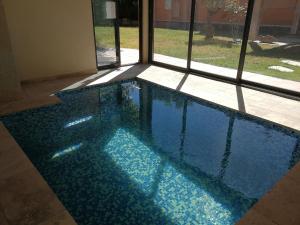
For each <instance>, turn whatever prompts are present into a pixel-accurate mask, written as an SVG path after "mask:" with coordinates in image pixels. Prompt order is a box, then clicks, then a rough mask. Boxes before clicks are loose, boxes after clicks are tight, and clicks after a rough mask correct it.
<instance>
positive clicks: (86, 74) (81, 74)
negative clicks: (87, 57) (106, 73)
mask: <svg viewBox="0 0 300 225" xmlns="http://www.w3.org/2000/svg"><path fill="white" fill-rule="evenodd" d="M95 73H97V70H95V69H92V70H85V71H81V72H76V73H65V74H58V75H53V76H49V77H39V78H32V79H25V80H22V81H21V84H28V83H38V82H43V81H51V80H57V79H64V78H70V77H81V76H88V75H92V74H95Z"/></svg>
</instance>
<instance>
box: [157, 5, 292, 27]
mask: <svg viewBox="0 0 300 225" xmlns="http://www.w3.org/2000/svg"><path fill="white" fill-rule="evenodd" d="M168 2H169V4H170V3H171V7H169V8H168V7H167V6H168ZM240 2H241V4H247V2H248V0H240ZM176 5H177V6H176ZM178 5H179V9H178ZM296 6H297V0H264V1H263V5H262V10H261V20H260V25H261V26H284V27H291V26H292V24H293V19H294V14H295V8H296ZM190 7H191V0H154V21H155V22H156V23H157V22H177V23H188V22H189V20H190ZM229 17H230V16H229V13H226V12H224V11H223V10H220V12H218V13H216V14H215V15H214V16H213V18H212V22H213V23H215V24H226V23H230V19H229ZM195 18H196V21H195V22H196V23H205V22H206V18H207V10H206V8H205V5H204V4H203V1H202V0H197V6H196V14H195ZM231 19H233V20H234V21H237V22H238V23H240V24H242V23H243V22H244V19H243V18H231Z"/></svg>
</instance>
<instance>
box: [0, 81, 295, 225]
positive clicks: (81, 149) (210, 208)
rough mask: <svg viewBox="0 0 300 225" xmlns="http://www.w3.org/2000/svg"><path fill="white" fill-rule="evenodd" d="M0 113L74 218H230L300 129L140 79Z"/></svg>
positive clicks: (278, 166) (270, 181)
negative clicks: (6, 114)
mask: <svg viewBox="0 0 300 225" xmlns="http://www.w3.org/2000/svg"><path fill="white" fill-rule="evenodd" d="M57 96H58V97H59V98H60V99H61V100H62V102H63V103H62V104H59V105H54V106H50V107H43V108H39V109H34V110H27V111H24V112H20V113H15V114H12V115H9V116H6V117H2V118H0V119H1V121H3V122H4V124H5V126H6V127H7V128H8V129H9V131H10V132H11V134H12V135H13V136H14V138H15V139H16V141H17V142H18V143H19V145H20V146H21V147H22V149H23V150H24V152H25V153H26V154H27V155H28V157H29V158H30V159H31V161H32V162H33V164H34V165H35V166H36V167H37V169H38V170H39V171H40V173H41V174H42V176H43V177H44V178H45V180H46V181H47V182H48V184H49V185H50V186H51V187H52V189H53V190H54V191H55V193H56V194H57V196H58V197H59V199H60V200H61V202H62V203H63V204H64V206H65V207H66V208H67V209H68V211H69V212H70V213H71V215H72V216H73V217H74V219H75V220H76V222H77V223H78V224H79V225H100V224H105V225H109V224H158V225H161V224H170V225H174V224H184V225H186V224H203V225H210V224H218V225H219V224H222V225H223V224H224V225H226V224H234V223H235V222H236V221H237V220H239V219H240V218H241V217H242V216H243V215H244V214H245V213H246V212H247V211H248V210H249V208H251V206H252V205H253V204H254V203H255V202H257V200H258V199H259V198H261V197H262V196H263V195H264V194H265V193H266V192H267V191H268V190H270V188H271V187H272V186H273V185H274V184H275V183H276V182H277V181H278V180H279V179H280V178H281V177H282V176H283V175H284V174H286V173H287V171H288V170H289V169H290V168H292V167H293V166H294V165H295V164H296V163H297V162H298V161H299V158H300V157H299V155H300V147H299V146H300V145H299V140H300V135H299V133H297V132H295V131H292V130H289V129H287V128H284V127H281V126H278V125H275V124H272V123H269V122H267V121H264V120H260V119H257V118H255V119H254V118H252V117H250V116H247V115H242V114H240V113H238V112H234V111H230V110H227V109H225V108H223V107H220V106H217V105H213V104H209V103H207V102H203V101H199V100H196V99H193V98H191V97H187V96H184V95H182V94H178V93H177V92H173V91H170V90H167V89H164V88H161V87H158V86H154V85H150V84H149V83H146V82H141V81H138V82H137V81H129V82H122V83H115V84H112V85H108V86H101V87H90V88H84V89H80V90H76V91H68V92H60V93H58V94H57Z"/></svg>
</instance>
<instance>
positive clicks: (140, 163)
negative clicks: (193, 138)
mask: <svg viewBox="0 0 300 225" xmlns="http://www.w3.org/2000/svg"><path fill="white" fill-rule="evenodd" d="M124 140H126V141H124ZM104 151H105V152H107V153H109V155H110V156H111V157H112V159H113V160H114V161H115V162H116V163H117V165H118V166H120V167H121V169H122V170H124V171H125V172H126V173H127V174H128V176H129V177H130V178H131V179H132V180H133V181H134V182H136V183H137V185H138V187H139V188H140V189H141V190H142V191H143V192H144V193H146V194H151V192H152V184H153V182H154V181H155V176H156V173H157V169H158V167H159V165H160V161H161V159H160V157H159V156H158V155H156V154H155V153H154V152H152V151H151V149H150V148H149V147H147V146H146V145H144V144H143V143H142V142H141V141H140V140H139V139H137V138H136V137H134V136H133V135H131V134H130V133H129V132H127V131H126V130H124V129H122V128H119V129H118V130H117V131H116V133H115V135H114V136H113V137H112V139H111V140H110V142H109V143H108V144H107V145H106V147H105V149H104Z"/></svg>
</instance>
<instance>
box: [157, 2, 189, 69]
mask: <svg viewBox="0 0 300 225" xmlns="http://www.w3.org/2000/svg"><path fill="white" fill-rule="evenodd" d="M190 17H191V0H172V1H171V0H169V1H167V0H165V1H163V0H154V13H153V26H154V28H153V30H154V33H153V53H154V54H153V60H154V61H157V62H162V63H166V64H170V65H175V66H179V67H183V68H186V67H187V54H188V41H189V26H190V22H189V21H190Z"/></svg>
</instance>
